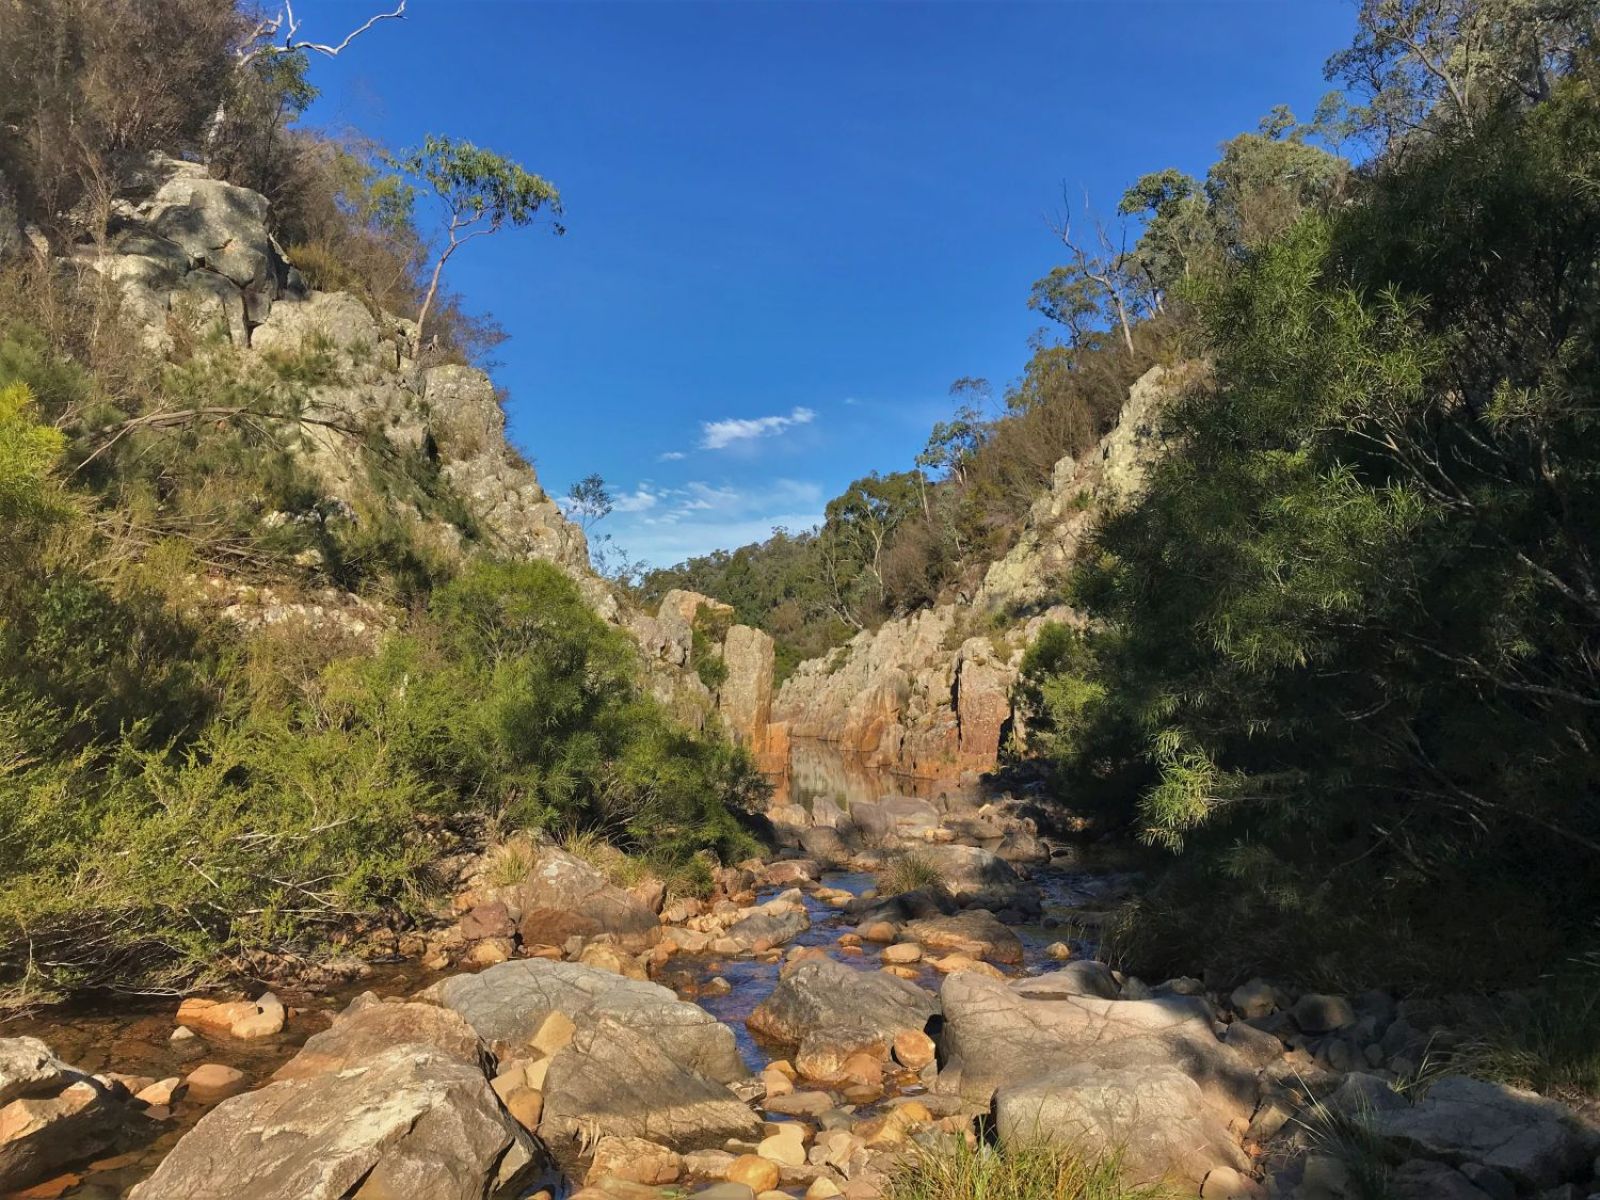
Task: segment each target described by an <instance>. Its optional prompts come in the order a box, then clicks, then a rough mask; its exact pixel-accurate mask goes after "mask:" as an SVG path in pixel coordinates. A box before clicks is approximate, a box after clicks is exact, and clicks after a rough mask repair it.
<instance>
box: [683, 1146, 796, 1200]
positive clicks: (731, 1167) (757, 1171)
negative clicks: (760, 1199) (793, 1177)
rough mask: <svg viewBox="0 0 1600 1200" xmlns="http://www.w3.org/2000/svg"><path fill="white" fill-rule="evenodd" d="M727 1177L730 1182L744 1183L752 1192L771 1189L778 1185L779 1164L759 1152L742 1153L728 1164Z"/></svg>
mask: <svg viewBox="0 0 1600 1200" xmlns="http://www.w3.org/2000/svg"><path fill="white" fill-rule="evenodd" d="M726 1178H727V1181H728V1182H729V1183H742V1184H744V1185H745V1187H747V1188H749V1189H750V1190H751V1192H766V1191H771V1190H772V1189H773V1188H775V1187H777V1186H778V1179H779V1172H778V1164H777V1163H775V1162H772V1161H771V1160H770V1159H765V1158H762V1157H761V1156H760V1155H759V1154H741V1155H740V1156H739V1157H738V1158H736V1159H734V1160H733V1162H731V1163H729V1164H728V1172H727V1176H726ZM702 1194H704V1193H702ZM719 1200H720V1198H719Z"/></svg>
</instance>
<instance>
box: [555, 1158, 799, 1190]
mask: <svg viewBox="0 0 1600 1200" xmlns="http://www.w3.org/2000/svg"><path fill="white" fill-rule="evenodd" d="M758 1161H759V1160H758ZM767 1165H768V1166H771V1164H770V1163H769V1164H767ZM694 1197H695V1200H756V1193H755V1189H754V1188H752V1187H749V1186H748V1185H746V1184H743V1183H738V1182H728V1183H713V1184H712V1185H711V1186H710V1187H707V1188H701V1189H700V1190H699V1191H698V1192H695V1193H694ZM573 1200H577V1197H573Z"/></svg>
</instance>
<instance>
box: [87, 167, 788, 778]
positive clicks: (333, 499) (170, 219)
mask: <svg viewBox="0 0 1600 1200" xmlns="http://www.w3.org/2000/svg"><path fill="white" fill-rule="evenodd" d="M271 215H272V214H271V211H270V207H269V205H268V202H267V200H266V198H265V197H264V196H262V195H260V194H259V193H257V192H253V191H250V190H249V189H247V188H242V187H238V186H236V185H234V184H230V183H226V182H224V181H222V180H217V179H212V178H210V177H209V175H208V174H207V171H206V168H205V167H204V166H203V165H201V164H198V163H191V162H184V161H181V160H178V159H173V158H167V157H164V156H161V155H152V156H150V157H148V158H146V159H144V160H142V161H141V162H139V163H137V164H135V165H134V166H133V167H131V168H130V169H129V170H128V172H127V173H126V175H125V177H124V180H123V183H122V186H121V188H120V191H119V193H118V195H117V197H116V199H115V201H114V203H113V205H112V210H111V219H110V228H109V230H108V234H107V237H106V238H105V239H104V240H103V241H99V242H95V243H85V244H83V245H81V246H79V247H77V248H76V249H75V250H74V252H73V253H72V254H71V255H70V256H69V257H68V259H67V260H66V263H67V265H69V266H70V267H72V268H75V269H77V270H78V271H80V272H81V273H84V274H86V275H87V276H89V277H90V278H93V277H95V276H98V277H100V278H101V279H104V280H106V281H108V282H109V283H110V284H111V285H112V286H113V287H114V288H115V289H116V292H117V295H118V296H119V299H120V308H121V312H122V314H123V316H124V317H125V318H127V319H128V320H129V321H131V322H132V323H133V324H134V325H135V326H136V327H137V328H138V329H139V331H140V333H141V335H142V337H143V338H144V340H145V341H146V343H148V344H149V345H150V346H152V347H153V348H155V349H157V350H158V351H174V350H176V349H178V348H179V347H180V346H183V347H186V348H190V349H192V348H194V347H202V348H204V352H205V353H208V354H214V355H216V356H217V357H218V360H219V361H222V360H223V359H225V358H226V359H228V361H229V363H230V369H233V370H237V371H239V372H243V373H246V374H248V373H250V372H255V373H257V374H258V375H260V376H261V377H262V378H263V379H265V378H268V377H269V376H270V375H271V373H272V371H274V370H282V369H287V367H288V365H290V364H294V363H299V364H302V365H305V364H312V365H314V368H315V369H314V370H309V371H300V372H299V375H300V376H301V377H302V378H303V381H304V387H305V392H306V395H305V402H304V403H303V405H301V407H300V412H301V414H302V418H301V419H300V420H299V421H297V422H296V423H295V425H294V428H292V429H286V430H285V433H286V435H288V436H287V438H286V441H288V442H289V444H293V445H295V446H296V448H297V453H299V454H300V456H301V457H302V459H303V460H304V461H305V462H306V463H307V464H308V465H309V466H310V467H311V468H312V469H313V470H314V471H315V472H316V474H317V475H318V476H319V477H320V480H321V483H322V486H323V487H324V489H325V490H326V496H325V499H324V501H323V504H322V505H321V507H323V508H325V509H328V510H329V511H330V512H332V513H334V514H335V516H334V517H333V518H331V519H339V520H354V519H357V518H356V514H357V512H358V511H360V510H361V509H362V507H363V504H364V503H366V505H367V507H369V508H370V507H373V506H374V505H373V503H372V502H374V501H375V502H376V506H377V507H387V508H389V509H392V510H396V511H397V515H399V516H400V517H402V518H403V519H408V520H410V521H411V522H412V524H413V526H414V528H415V530H416V532H417V535H418V537H419V540H420V541H422V542H423V543H424V544H426V545H429V546H431V547H434V548H436V549H439V550H441V551H443V552H444V553H447V554H456V555H464V554H466V553H469V552H470V550H471V546H470V545H469V538H468V529H467V527H466V526H467V525H468V524H470V527H471V533H472V534H473V536H474V537H475V538H476V539H477V541H478V543H479V544H482V545H484V546H487V547H488V548H490V549H492V550H493V551H494V552H496V553H498V554H502V555H506V556H510V557H521V558H532V559H542V560H545V561H548V562H551V563H554V564H556V565H557V566H559V567H560V568H561V569H562V570H563V571H565V572H566V573H567V574H568V575H569V576H571V577H572V578H573V580H574V581H575V582H576V583H577V585H578V587H579V589H580V590H581V591H582V592H583V594H584V597H585V599H586V600H587V601H588V602H589V604H590V606H591V607H593V608H594V609H595V611H596V612H597V613H599V614H600V616H602V617H603V618H604V619H606V620H607V621H610V622H613V623H616V624H619V625H621V626H622V627H623V628H625V629H627V630H628V631H629V632H630V633H632V634H633V635H634V636H635V638H636V640H637V641H638V642H639V644H640V647H641V654H642V657H643V659H644V661H645V664H646V666H647V668H649V670H650V671H651V675H652V682H653V684H654V690H655V692H656V694H657V695H658V696H659V697H660V698H661V699H663V700H664V701H666V702H667V703H668V704H669V705H670V706H671V707H672V708H673V709H674V710H675V711H676V712H677V713H678V715H679V716H680V718H681V719H682V720H683V721H684V722H685V723H686V724H688V725H690V726H692V727H695V728H700V727H703V726H704V725H705V724H706V722H707V721H708V720H712V719H715V720H717V721H718V722H720V725H721V727H722V728H723V729H725V730H726V731H727V733H728V734H729V735H730V736H732V737H733V738H734V739H736V740H737V741H739V742H741V743H743V744H744V745H746V746H747V747H749V748H750V749H751V750H752V751H753V752H754V753H755V754H757V755H758V756H764V757H767V758H769V759H774V758H781V757H782V756H783V755H785V754H786V748H787V742H786V740H785V737H784V734H783V731H782V730H781V728H779V729H776V730H774V729H773V727H772V715H771V707H772V680H773V646H772V639H771V638H770V637H768V636H767V635H766V634H765V633H762V632H761V631H759V630H756V629H751V628H749V627H747V626H741V625H737V624H733V623H732V621H731V620H727V621H723V622H721V623H720V624H719V625H718V627H717V630H716V636H715V638H714V639H713V644H711V645H710V646H708V647H707V653H708V654H710V655H711V656H713V657H714V658H715V659H716V660H718V661H719V662H720V664H721V666H722V669H721V670H720V671H719V672H718V674H719V675H720V679H719V680H718V681H717V682H716V683H715V684H714V685H713V686H709V687H708V686H707V685H706V683H704V682H702V680H701V679H700V678H699V677H698V676H697V674H696V672H695V670H694V669H693V668H694V664H693V663H692V662H691V658H692V656H693V652H694V628H695V619H696V617H697V615H698V614H699V613H700V611H701V609H703V608H708V607H709V608H715V609H717V610H720V611H722V612H724V613H727V612H731V610H728V609H727V606H725V605H718V604H717V603H716V602H715V601H711V600H709V599H707V598H706V597H703V596H697V595H695V594H694V593H689V592H676V593H672V594H671V595H669V596H668V598H667V601H666V602H665V603H663V604H662V606H661V610H660V612H659V613H658V614H657V615H655V616H650V615H648V614H642V613H636V612H631V611H627V610H626V609H625V608H624V606H623V605H622V604H620V603H619V601H618V599H617V597H616V595H615V594H614V593H613V592H612V591H611V589H610V587H609V586H607V584H606V583H605V582H604V581H603V580H601V579H600V578H599V577H598V576H597V575H596V574H595V573H594V571H593V570H592V569H591V567H590V563H589V547H588V543H587V540H586V539H585V537H584V534H583V531H582V530H581V529H580V528H579V527H578V526H577V525H575V524H573V523H572V522H570V521H568V520H567V519H566V517H565V515H564V514H563V513H562V511H561V508H560V506H559V505H558V504H557V503H556V502H555V501H554V500H553V499H551V497H550V496H549V495H548V494H547V493H546V492H545V490H544V488H543V486H542V485H541V484H540V482H539V478H538V475H537V474H536V473H535V472H534V469H533V467H532V466H531V465H530V464H529V463H528V462H527V460H526V459H525V458H523V457H522V455H521V454H519V453H518V452H517V451H516V450H515V449H514V448H513V447H512V446H511V444H510V443H509V441H508V440H507V438H506V419H505V413H504V412H503V410H502V408H501V405H500V400H499V397H498V396H497V394H496V391H495V387H494V384H493V382H492V381H491V380H490V378H489V377H488V376H487V375H486V374H484V372H482V371H480V370H478V369H476V368H473V367H466V366H459V365H448V364H445V365H433V364H431V363H430V362H429V360H428V355H426V354H424V353H422V352H421V351H420V350H419V348H418V346H417V336H416V334H417V331H416V326H415V323H414V322H412V321H409V320H407V319H405V318H403V317H397V316H394V315H393V314H389V313H384V312H380V311H375V310H374V309H372V308H370V307H369V306H368V305H367V304H366V303H364V302H363V301H362V300H360V299H358V298H357V297H355V296H352V295H349V294H346V293H342V292H321V291H317V290H314V289H313V288H311V287H310V286H309V285H308V283H307V281H306V280H305V278H304V277H303V276H302V275H301V274H300V272H299V271H298V270H296V269H295V267H294V266H293V264H292V263H290V262H289V261H288V259H287V257H286V256H285V255H284V253H283V252H282V251H281V250H280V249H279V247H278V245H277V243H276V242H275V241H274V240H273V237H272V233H271ZM213 331H218V332H220V333H221V334H223V335H225V336H223V337H221V339H220V341H221V344H220V345H218V344H216V341H217V339H214V338H211V337H210V335H211V334H212V332H213ZM352 431H357V432H359V434H360V437H361V438H362V439H370V438H372V437H378V438H381V439H383V440H384V441H386V442H387V443H388V450H389V451H392V457H394V458H396V459H397V460H408V461H409V460H416V461H418V462H419V463H421V464H423V466H424V469H426V470H427V471H430V472H433V471H436V472H437V474H438V476H439V477H440V478H441V479H443V480H444V481H445V482H446V483H447V484H448V485H449V486H450V487H451V488H452V489H453V490H454V491H455V493H456V494H457V495H458V496H459V498H460V501H461V503H462V504H463V505H464V507H465V508H466V510H467V511H468V513H469V514H470V522H466V523H462V524H456V523H452V522H451V521H447V520H444V519H442V518H440V517H438V516H430V515H427V514H424V513H423V512H422V511H420V510H418V509H417V508H416V507H415V505H413V504H412V503H411V502H410V501H408V500H406V499H405V498H403V497H400V498H396V497H392V496H385V497H375V496H373V495H371V494H370V492H369V488H370V479H369V472H368V470H367V469H366V467H365V466H364V464H363V461H362V459H361V457H360V454H359V452H358V450H357V446H356V442H357V440H359V439H356V438H354V437H353V436H352ZM276 515H277V516H283V514H276ZM273 517H274V514H268V516H267V520H268V522H269V523H270V521H271V520H272V519H273ZM306 565H307V566H309V567H314V566H315V565H316V564H315V563H314V562H311V563H307V564H306ZM349 599H350V600H351V601H353V600H354V598H349ZM301 607H302V608H304V607H305V606H301ZM344 607H349V605H346V604H338V603H333V604H323V605H319V606H316V611H315V612H312V613H309V614H307V613H302V614H301V615H307V616H309V617H312V618H315V620H316V621H317V622H318V623H330V622H331V623H335V624H340V625H345V624H348V623H349V622H348V621H345V620H341V619H339V618H340V617H342V615H343V614H342V613H340V611H339V610H340V609H341V608H344ZM230 608H233V609H235V611H233V612H230V613H229V616H230V618H233V619H237V620H238V621H240V622H241V623H243V624H247V625H255V624H266V623H271V622H272V621H273V620H274V616H273V614H272V613H271V612H270V611H263V606H262V605H259V604H256V603H254V602H251V603H241V604H238V605H235V606H230ZM324 610H326V611H324ZM328 614H333V615H332V616H329V615H328ZM325 617H326V618H327V620H324V618H325ZM360 624H361V625H362V630H363V631H366V630H368V629H371V630H374V631H380V630H381V629H382V628H383V627H384V626H385V625H386V624H387V621H386V619H385V618H384V616H383V615H382V614H365V613H363V614H362V615H361V619H360Z"/></svg>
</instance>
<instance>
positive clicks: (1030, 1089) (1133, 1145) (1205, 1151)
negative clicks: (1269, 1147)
mask: <svg viewBox="0 0 1600 1200" xmlns="http://www.w3.org/2000/svg"><path fill="white" fill-rule="evenodd" d="M994 1107H995V1119H996V1127H997V1130H998V1133H999V1135H1000V1141H1001V1144H1002V1145H1008V1144H1014V1143H1022V1144H1028V1143H1033V1142H1039V1141H1044V1142H1047V1143H1049V1144H1053V1145H1059V1146H1062V1147H1064V1148H1068V1149H1073V1150H1077V1151H1091V1152H1094V1153H1098V1154H1104V1155H1108V1156H1109V1155H1111V1154H1117V1155H1120V1158H1121V1165H1122V1168H1123V1170H1124V1171H1125V1172H1126V1173H1127V1175H1128V1177H1129V1178H1130V1180H1131V1181H1133V1182H1141V1183H1142V1182H1150V1181H1154V1180H1163V1179H1185V1180H1189V1181H1191V1182H1193V1183H1196V1184H1198V1183H1199V1182H1200V1181H1201V1180H1202V1179H1204V1178H1205V1177H1206V1175H1207V1174H1209V1173H1210V1172H1211V1171H1213V1170H1214V1169H1216V1168H1217V1167H1231V1168H1233V1169H1235V1170H1240V1171H1243V1170H1246V1169H1248V1167H1249V1165H1250V1164H1249V1160H1248V1159H1247V1158H1246V1157H1245V1155H1244V1152H1243V1151H1242V1150H1240V1149H1239V1147H1238V1145H1237V1144H1236V1143H1235V1142H1234V1141H1233V1139H1232V1138H1231V1137H1230V1136H1229V1135H1228V1131H1227V1128H1226V1126H1225V1125H1224V1124H1223V1122H1222V1120H1220V1119H1219V1117H1218V1114H1217V1111H1216V1108H1215V1106H1213V1105H1212V1104H1211V1103H1210V1102H1209V1101H1208V1100H1207V1099H1206V1096H1205V1094H1204V1093H1203V1092H1202V1091H1201V1089H1200V1085H1199V1084H1197V1083H1196V1082H1195V1081H1194V1080H1193V1079H1191V1078H1189V1076H1187V1075H1185V1074H1184V1073H1183V1072H1182V1071H1180V1070H1178V1069H1177V1068H1176V1067H1173V1066H1166V1065H1160V1064H1155V1065H1147V1066H1140V1067H1110V1066H1099V1065H1096V1064H1093V1063H1080V1064H1079V1065H1077V1066H1073V1067H1064V1068H1061V1069H1060V1070H1056V1071H1051V1072H1049V1073H1047V1074H1043V1075H1039V1076H1037V1077H1035V1078H1033V1079H1031V1080H1029V1081H1028V1082H1026V1083H1020V1084H1014V1085H1008V1086H1005V1087H1002V1088H1000V1089H999V1091H997V1092H996V1093H995V1097H994Z"/></svg>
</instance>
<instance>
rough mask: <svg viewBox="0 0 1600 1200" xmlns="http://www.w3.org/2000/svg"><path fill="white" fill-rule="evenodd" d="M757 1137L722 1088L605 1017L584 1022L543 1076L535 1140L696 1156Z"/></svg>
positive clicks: (749, 1117)
mask: <svg viewBox="0 0 1600 1200" xmlns="http://www.w3.org/2000/svg"><path fill="white" fill-rule="evenodd" d="M685 1007H693V1006H691V1005H686V1006H685ZM719 1028H724V1027H721V1026H719ZM730 1041H731V1037H730ZM760 1131H761V1122H760V1120H759V1119H758V1118H757V1117H756V1115H755V1113H754V1112H752V1111H751V1110H750V1108H749V1106H748V1105H746V1104H745V1103H744V1101H742V1100H740V1099H739V1097H737V1096H736V1095H734V1094H733V1092H732V1091H730V1090H729V1089H728V1088H727V1086H726V1085H725V1084H722V1083H719V1082H717V1081H716V1080H714V1079H711V1078H708V1077H707V1076H706V1075H705V1074H703V1073H701V1072H699V1071H696V1070H692V1069H690V1068H688V1067H686V1066H684V1065H683V1063H682V1062H681V1061H680V1060H679V1059H677V1058H675V1057H674V1056H673V1055H671V1054H670V1053H668V1052H667V1050H666V1048H665V1043H664V1042H663V1041H662V1040H661V1039H658V1038H656V1037H654V1036H652V1031H651V1030H649V1029H641V1028H639V1027H638V1026H636V1025H632V1024H625V1023H623V1022H622V1021H620V1020H618V1019H617V1018H616V1017H614V1016H611V1015H609V1014H606V1015H600V1016H597V1017H594V1018H593V1019H591V1020H589V1021H587V1022H585V1023H584V1024H583V1025H582V1026H581V1027H580V1028H579V1029H578V1032H577V1033H576V1034H575V1035H574V1036H573V1038H572V1040H571V1041H570V1042H569V1043H567V1045H566V1046H564V1047H563V1048H562V1049H561V1050H559V1051H557V1053H556V1054H555V1056H554V1057H553V1058H552V1059H551V1060H550V1066H549V1069H548V1071H547V1073H546V1075H545V1081H544V1113H543V1116H542V1117H541V1119H540V1121H539V1135H540V1137H542V1138H544V1139H545V1140H546V1141H547V1142H557V1143H560V1142H581V1141H583V1140H584V1139H587V1138H592V1137H594V1136H596V1135H600V1136H606V1135H610V1136H614V1137H635V1138H645V1139H647V1140H649V1141H652V1142H657V1143H660V1144H661V1145H664V1146H670V1147H671V1148H673V1149H674V1150H694V1149H699V1148H703V1147H708V1146H716V1147H719V1146H721V1145H722V1144H723V1143H724V1142H725V1141H727V1140H728V1139H729V1138H743V1139H747V1140H748V1139H750V1138H753V1137H756V1136H759V1134H760Z"/></svg>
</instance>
